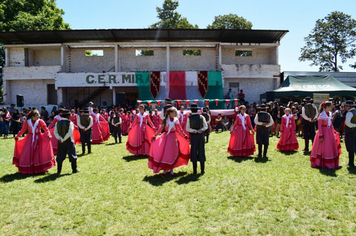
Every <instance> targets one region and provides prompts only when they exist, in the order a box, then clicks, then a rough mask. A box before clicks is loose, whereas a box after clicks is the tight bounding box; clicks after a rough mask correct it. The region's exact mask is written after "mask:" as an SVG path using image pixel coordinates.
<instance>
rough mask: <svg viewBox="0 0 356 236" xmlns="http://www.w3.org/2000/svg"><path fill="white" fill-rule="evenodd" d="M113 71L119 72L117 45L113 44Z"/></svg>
mask: <svg viewBox="0 0 356 236" xmlns="http://www.w3.org/2000/svg"><path fill="white" fill-rule="evenodd" d="M114 50H115V72H119V69H120V67H119V45H117V44H115V47H114Z"/></svg>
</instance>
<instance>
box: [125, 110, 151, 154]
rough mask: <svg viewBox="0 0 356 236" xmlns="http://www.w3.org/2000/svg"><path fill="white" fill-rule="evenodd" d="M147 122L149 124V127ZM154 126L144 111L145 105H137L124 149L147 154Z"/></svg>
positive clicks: (133, 152)
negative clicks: (137, 108) (136, 111)
mask: <svg viewBox="0 0 356 236" xmlns="http://www.w3.org/2000/svg"><path fill="white" fill-rule="evenodd" d="M147 122H148V123H149V124H150V126H151V127H153V128H151V127H150V126H149V125H148V124H147ZM154 129H156V128H155V126H154V125H153V123H152V121H151V119H150V116H149V115H148V114H147V113H145V106H144V105H142V104H141V105H139V112H138V114H136V115H135V120H134V121H133V122H132V124H131V126H130V128H129V134H128V137H127V142H126V150H127V151H129V152H130V153H132V154H134V155H136V156H138V155H147V156H148V155H149V154H150V146H151V140H152V137H153V135H154V134H155V131H154Z"/></svg>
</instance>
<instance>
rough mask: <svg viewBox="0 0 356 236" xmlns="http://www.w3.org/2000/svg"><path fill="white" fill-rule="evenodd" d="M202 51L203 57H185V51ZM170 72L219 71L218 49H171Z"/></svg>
mask: <svg viewBox="0 0 356 236" xmlns="http://www.w3.org/2000/svg"><path fill="white" fill-rule="evenodd" d="M186 49H188V50H196V49H197V50H201V56H184V55H183V50H186ZM169 58H170V59H169V60H170V63H169V64H170V71H197V70H198V71H199V70H208V71H209V70H210V71H211V70H212V71H215V70H217V64H218V61H217V60H218V58H217V49H216V48H171V49H170V54H169Z"/></svg>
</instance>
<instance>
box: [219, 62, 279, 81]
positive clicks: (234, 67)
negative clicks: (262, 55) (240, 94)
mask: <svg viewBox="0 0 356 236" xmlns="http://www.w3.org/2000/svg"><path fill="white" fill-rule="evenodd" d="M221 69H222V70H223V75H224V78H226V79H228V78H256V79H264V78H266V79H271V78H273V75H279V73H280V66H279V65H267V64H222V65H221Z"/></svg>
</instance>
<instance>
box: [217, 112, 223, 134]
mask: <svg viewBox="0 0 356 236" xmlns="http://www.w3.org/2000/svg"><path fill="white" fill-rule="evenodd" d="M215 122H216V126H215V131H216V132H219V130H221V132H223V131H224V125H223V118H222V116H221V113H219V114H218V117H216V118H215Z"/></svg>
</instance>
